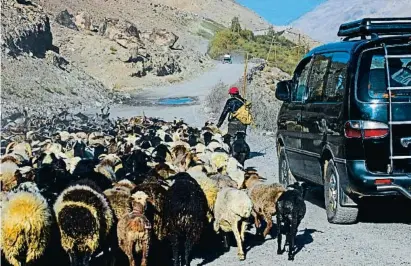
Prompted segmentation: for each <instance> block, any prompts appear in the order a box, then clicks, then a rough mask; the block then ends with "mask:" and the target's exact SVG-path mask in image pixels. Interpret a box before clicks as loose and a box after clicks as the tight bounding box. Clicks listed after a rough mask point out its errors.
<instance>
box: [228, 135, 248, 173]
mask: <svg viewBox="0 0 411 266" xmlns="http://www.w3.org/2000/svg"><path fill="white" fill-rule="evenodd" d="M245 136H246V133H245V132H241V131H240V132H237V133H236V135H235V141H234V142H233V144H232V147H231V149H232V155H233V157H234V158H236V159H237V161H238V162H239V163H240V164H241V165H243V166H244V162H245V160H247V159H248V158H249V157H250V146H248V144H247V142H245Z"/></svg>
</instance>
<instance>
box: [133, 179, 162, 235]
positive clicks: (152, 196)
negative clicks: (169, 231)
mask: <svg viewBox="0 0 411 266" xmlns="http://www.w3.org/2000/svg"><path fill="white" fill-rule="evenodd" d="M136 190H137V191H143V192H144V193H146V194H147V195H148V197H149V200H148V203H149V205H148V206H147V207H148V208H147V214H146V215H147V217H148V219H149V220H150V221H151V223H152V225H153V235H154V237H155V238H156V240H160V241H161V240H163V239H164V236H165V232H164V221H163V218H162V216H161V214H162V213H163V206H164V201H165V195H166V192H167V190H166V189H165V188H164V187H162V186H161V184H160V183H159V182H158V181H156V180H155V178H151V179H147V180H145V181H144V182H143V183H141V184H138V185H137V187H136Z"/></svg>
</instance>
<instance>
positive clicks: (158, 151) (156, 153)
mask: <svg viewBox="0 0 411 266" xmlns="http://www.w3.org/2000/svg"><path fill="white" fill-rule="evenodd" d="M152 154H153V159H154V161H155V162H166V161H167V160H166V159H167V158H168V157H171V152H170V150H169V149H168V147H167V146H166V145H164V144H160V145H158V146H157V147H156V148H155V149H154V150H153V152H152Z"/></svg>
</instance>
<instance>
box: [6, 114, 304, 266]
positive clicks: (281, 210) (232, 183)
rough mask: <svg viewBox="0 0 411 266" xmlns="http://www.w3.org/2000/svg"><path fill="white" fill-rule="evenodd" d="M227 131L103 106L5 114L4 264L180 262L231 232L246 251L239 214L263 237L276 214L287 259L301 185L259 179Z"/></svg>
mask: <svg viewBox="0 0 411 266" xmlns="http://www.w3.org/2000/svg"><path fill="white" fill-rule="evenodd" d="M235 139H236V138H234V142H233V141H231V138H230V137H228V136H227V135H224V136H223V135H222V133H221V131H220V130H219V129H218V128H217V127H216V126H215V125H214V124H212V123H206V124H205V125H204V127H203V128H201V129H197V128H193V127H190V126H188V125H187V124H186V123H184V122H183V121H182V120H175V121H173V122H165V121H162V120H160V119H156V118H147V117H133V118H130V119H120V118H118V119H116V120H114V119H109V118H108V114H107V113H106V114H104V113H102V114H97V115H96V116H95V117H93V118H91V117H87V116H85V115H82V114H76V115H73V114H68V113H67V112H63V113H62V114H59V115H57V116H55V117H53V118H51V119H43V118H40V117H28V116H25V117H23V118H21V119H20V120H19V121H17V122H15V121H14V122H10V123H8V124H7V125H6V127H5V128H3V129H2V140H1V141H2V147H4V148H3V149H2V157H1V166H0V169H1V170H0V171H1V173H0V178H1V205H0V208H1V254H2V263H3V265H7V264H11V265H13V266H17V265H73V266H74V265H80V266H84V265H90V264H91V265H93V264H95V265H128V264H129V265H130V266H132V265H147V264H148V265H170V264H173V265H190V261H191V259H192V256H193V249H194V248H196V247H199V246H201V247H204V246H205V245H207V247H206V248H207V249H210V250H211V249H212V248H215V247H216V246H219V245H223V246H224V247H225V248H228V246H229V239H230V238H229V237H230V234H231V233H233V235H234V237H235V240H236V244H237V249H238V258H239V259H240V260H244V259H245V253H244V241H247V240H246V239H245V231H246V229H247V228H248V226H249V222H250V221H251V224H252V223H253V224H255V227H256V234H257V235H258V236H260V237H261V239H264V238H265V237H266V235H267V234H269V233H270V231H271V228H272V226H273V222H272V216H274V215H276V217H277V226H278V228H279V229H278V236H277V239H278V254H281V253H282V252H283V251H284V250H283V248H282V245H281V232H283V233H285V234H286V244H285V245H288V246H289V248H288V250H289V253H288V255H289V259H290V260H292V259H293V258H294V252H293V248H294V239H295V236H296V234H297V227H298V225H299V223H300V222H301V220H302V218H303V217H304V215H305V204H304V200H303V194H304V193H303V187H302V186H301V184H299V183H296V184H293V185H291V186H290V187H287V188H285V187H283V186H282V185H280V184H268V183H266V182H264V180H265V179H264V178H263V177H261V176H260V175H259V174H258V172H257V171H256V170H255V169H250V168H244V166H243V161H244V160H245V159H246V158H247V157H248V155H247V154H238V153H237V154H236V153H235V152H234V151H233V150H234V148H233V147H235V145H246V144H245V143H244V142H243V141H244V139H243V138H239V139H240V140H241V141H239V142H236V140H235ZM239 161H240V162H239ZM207 240H208V241H207ZM216 242H218V243H216ZM204 243H206V244H204ZM284 249H285V246H284ZM251 252H252V251H251Z"/></svg>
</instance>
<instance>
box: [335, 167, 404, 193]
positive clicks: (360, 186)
mask: <svg viewBox="0 0 411 266" xmlns="http://www.w3.org/2000/svg"><path fill="white" fill-rule="evenodd" d="M345 170H346V173H345V174H346V178H341V179H342V180H341V184H342V188H343V190H344V192H345V193H346V194H347V195H349V196H350V197H351V196H356V197H360V198H361V197H367V196H400V195H402V196H405V197H406V198H408V199H410V200H411V173H410V174H385V173H374V172H370V171H368V170H367V167H366V164H365V161H364V160H352V161H349V160H347V161H346V164H345ZM377 179H391V181H392V182H391V184H387V185H375V180H377Z"/></svg>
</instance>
